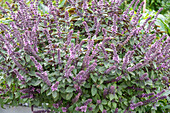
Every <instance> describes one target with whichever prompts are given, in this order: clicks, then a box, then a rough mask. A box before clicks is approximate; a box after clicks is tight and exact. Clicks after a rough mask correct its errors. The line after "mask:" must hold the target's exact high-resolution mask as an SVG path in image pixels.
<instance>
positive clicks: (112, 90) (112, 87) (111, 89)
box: [109, 86, 115, 94]
mask: <svg viewBox="0 0 170 113" xmlns="http://www.w3.org/2000/svg"><path fill="white" fill-rule="evenodd" d="M114 90H115V87H114V86H111V87H110V90H109V91H110V93H111V94H113V93H114Z"/></svg>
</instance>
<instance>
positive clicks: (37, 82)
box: [32, 80, 41, 86]
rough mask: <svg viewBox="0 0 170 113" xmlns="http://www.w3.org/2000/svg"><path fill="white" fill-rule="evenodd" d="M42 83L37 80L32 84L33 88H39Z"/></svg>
mask: <svg viewBox="0 0 170 113" xmlns="http://www.w3.org/2000/svg"><path fill="white" fill-rule="evenodd" d="M40 83H41V80H36V81H33V82H32V85H33V86H38V85H39V84H40Z"/></svg>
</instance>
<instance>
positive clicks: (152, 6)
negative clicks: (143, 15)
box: [124, 0, 170, 14]
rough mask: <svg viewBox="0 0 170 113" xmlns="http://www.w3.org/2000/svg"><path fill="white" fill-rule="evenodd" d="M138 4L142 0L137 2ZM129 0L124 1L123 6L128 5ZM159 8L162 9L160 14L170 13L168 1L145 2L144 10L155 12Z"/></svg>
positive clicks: (149, 0) (153, 0)
mask: <svg viewBox="0 0 170 113" xmlns="http://www.w3.org/2000/svg"><path fill="white" fill-rule="evenodd" d="M139 1H140V3H141V2H143V1H144V0H139ZM130 2H131V0H125V3H124V5H127V4H130ZM160 7H163V8H164V9H163V10H162V11H161V14H166V13H167V11H170V1H169V0H146V9H151V10H155V11H157V10H158V9H159V8H160Z"/></svg>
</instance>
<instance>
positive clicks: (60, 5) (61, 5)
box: [58, 0, 66, 8]
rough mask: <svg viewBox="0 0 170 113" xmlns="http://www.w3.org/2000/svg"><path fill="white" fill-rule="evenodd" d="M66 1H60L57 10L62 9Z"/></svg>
mask: <svg viewBox="0 0 170 113" xmlns="http://www.w3.org/2000/svg"><path fill="white" fill-rule="evenodd" d="M65 2H66V0H60V2H59V6H58V8H62V7H63V6H64V4H65Z"/></svg>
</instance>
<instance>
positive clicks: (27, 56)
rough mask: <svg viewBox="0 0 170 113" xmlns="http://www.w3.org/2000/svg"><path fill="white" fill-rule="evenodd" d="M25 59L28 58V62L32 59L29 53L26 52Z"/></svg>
mask: <svg viewBox="0 0 170 113" xmlns="http://www.w3.org/2000/svg"><path fill="white" fill-rule="evenodd" d="M25 59H26V61H27V62H29V61H30V56H29V55H28V54H26V56H25Z"/></svg>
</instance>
